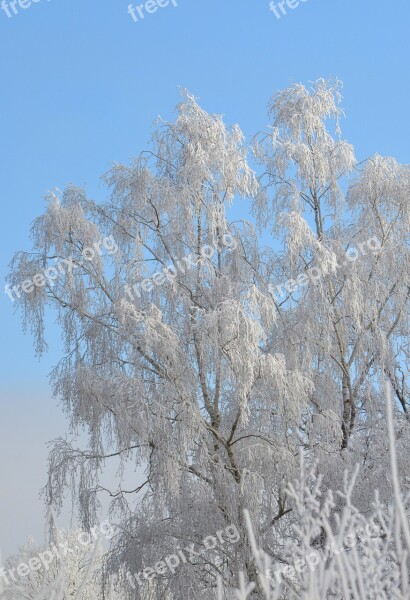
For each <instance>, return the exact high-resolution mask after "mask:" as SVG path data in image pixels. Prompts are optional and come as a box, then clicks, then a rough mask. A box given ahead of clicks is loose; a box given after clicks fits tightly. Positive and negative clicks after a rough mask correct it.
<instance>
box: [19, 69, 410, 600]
mask: <svg viewBox="0 0 410 600" xmlns="http://www.w3.org/2000/svg"><path fill="white" fill-rule="evenodd" d="M339 101H340V85H339V83H337V82H336V83H334V84H333V83H328V82H325V81H322V80H319V81H318V82H316V84H315V85H314V87H313V90H311V91H309V90H307V89H306V88H305V87H304V86H302V85H297V86H292V87H291V88H289V89H287V90H284V91H282V92H279V93H278V94H276V95H275V96H274V98H273V99H272V102H271V115H272V125H271V126H270V127H269V129H268V130H267V131H266V132H265V133H263V134H260V135H258V136H257V138H256V141H255V145H254V151H253V155H254V158H256V164H255V165H254V169H256V171H254V170H253V169H252V168H251V166H250V164H249V160H250V159H249V152H248V149H247V147H246V146H245V144H244V138H243V135H242V133H241V131H240V129H239V127H238V126H233V127H231V128H228V127H226V126H225V124H224V122H223V120H222V118H221V117H220V116H217V115H210V114H207V113H206V112H205V111H204V110H203V109H201V108H200V106H199V105H198V103H197V101H196V100H195V98H193V97H192V96H191V95H190V94H188V93H185V95H184V98H183V101H182V102H181V104H180V105H179V106H178V107H177V117H176V120H175V122H173V123H168V122H163V121H162V120H160V121H159V124H158V127H157V129H156V131H155V133H154V136H153V140H152V145H151V148H150V149H149V150H148V151H145V152H143V153H141V155H140V156H139V157H138V158H137V159H136V160H135V161H134V163H133V164H132V165H131V166H125V165H121V164H116V165H115V166H114V167H113V168H112V170H111V171H110V172H109V173H108V174H107V175H106V176H105V177H104V181H105V182H106V184H107V186H108V188H109V190H110V195H109V198H108V200H106V201H102V202H96V201H93V200H91V199H89V198H88V197H87V195H86V193H85V191H84V190H82V189H79V188H76V187H69V188H68V189H66V190H65V191H64V192H63V193H58V192H54V193H51V194H50V195H49V196H48V198H47V206H46V210H45V212H44V214H43V215H42V216H41V217H39V218H38V219H37V220H36V222H35V223H34V226H33V229H32V236H33V252H32V253H18V254H17V255H16V257H15V259H14V261H13V264H12V273H11V276H10V278H9V283H10V285H11V288H10V289H15V288H14V286H17V285H18V284H19V283H20V284H21V282H22V281H23V280H26V281H27V280H28V281H31V280H33V281H35V279H34V278H35V275H36V274H39V273H45V277H44V282H43V285H36V286H33V289H32V290H31V292H30V293H27V294H23V293H20V297H18V298H17V299H16V305H18V306H19V307H20V308H21V309H22V311H23V322H24V324H25V325H26V326H29V327H30V328H31V330H32V332H33V334H34V336H35V342H36V349H37V351H38V352H39V353H41V352H43V351H44V350H45V349H46V342H45V335H44V314H45V311H46V310H49V309H50V308H51V309H52V310H55V311H56V314H57V318H58V322H59V324H60V325H61V328H62V332H63V340H64V344H65V355H64V357H63V358H62V359H61V361H60V362H59V363H58V364H57V365H56V367H55V369H54V370H53V373H52V382H53V387H54V393H55V395H56V396H58V397H60V398H61V399H62V401H63V403H64V406H65V408H66V411H67V413H68V414H69V415H70V420H71V426H72V428H73V430H74V431H75V430H76V429H77V428H79V427H86V428H87V430H88V431H89V447H88V448H86V449H84V448H78V447H77V446H76V445H74V444H70V443H68V442H67V441H66V440H57V441H56V442H55V444H54V447H53V449H52V452H51V455H50V468H49V480H48V486H47V501H48V502H49V503H52V504H54V505H56V506H57V507H59V506H61V503H62V499H63V496H64V492H65V490H66V489H67V488H68V487H69V486H71V488H72V489H74V490H75V492H74V494H75V499H76V501H77V508H78V510H79V513H80V515H81V520H82V525H83V527H85V528H89V527H90V525H91V524H92V523H93V522H95V521H96V519H97V513H98V509H99V498H100V495H101V493H108V494H110V496H111V498H112V502H111V512H112V514H113V515H116V517H118V518H119V520H120V523H121V528H120V533H119V534H118V536H117V537H116V538H115V540H113V546H112V551H111V553H110V568H111V569H112V570H113V571H115V570H118V569H119V568H124V569H125V571H127V570H130V571H131V572H132V573H143V572H144V568H147V567H151V566H152V565H154V564H155V563H157V562H158V561H161V560H162V559H163V558H164V557H165V556H167V555H170V554H172V555H175V554H177V553H178V549H181V548H186V547H187V546H191V545H192V544H201V543H202V542H203V540H204V539H205V538H207V537H208V536H214V537H215V536H216V537H215V539H218V540H219V541H218V543H217V545H216V546H215V548H212V549H210V552H207V553H205V554H202V555H199V554H196V555H194V559H193V560H192V561H191V562H186V563H185V562H184V561H183V559H182V557H181V561H180V562H181V564H180V565H179V568H178V570H176V571H175V573H171V574H170V573H169V572H168V573H167V574H164V575H160V576H156V577H155V582H149V581H146V579H147V578H146V577H145V576H144V577H143V585H141V586H139V585H135V579H134V580H133V583H132V585H131V584H130V581H129V580H128V582H127V585H128V588H129V593H130V597H135V596H136V597H144V594H147V593H150V589H151V590H152V586H154V587H155V593H154V595H155V596H157V597H161V598H162V597H163V598H173V597H177V598H180V597H184V598H185V597H197V595H198V594H200V593H203V590H204V589H205V588H207V587H211V588H212V587H213V586H215V581H216V575H218V574H219V575H221V576H222V577H223V579H224V580H225V583H226V586H227V587H230V586H232V585H233V581H235V579H236V573H237V572H238V570H242V571H243V572H245V573H247V576H248V578H249V579H250V580H252V581H255V582H256V580H257V577H256V566H255V562H254V560H253V559H252V556H251V552H250V548H249V545H248V542H247V538H246V535H245V534H244V529H242V528H241V526H242V519H243V509H245V508H248V509H249V510H250V511H251V518H252V522H253V523H254V524H255V525H256V527H257V529H258V531H259V532H260V535H261V536H262V538H261V539H262V541H263V543H264V547H265V548H266V550H267V551H268V552H270V553H271V554H272V555H275V556H280V554H281V552H282V551H283V550H284V546H285V541H286V539H287V538H289V536H291V535H292V533H291V528H290V527H291V523H292V519H293V516H292V500H291V498H290V497H289V494H286V492H285V490H286V489H287V484H288V482H289V480H290V479H292V477H294V476H296V474H297V472H298V454H299V451H300V449H302V450H303V451H304V452H305V454H306V459H307V460H308V461H309V462H312V463H313V462H314V461H315V460H318V461H319V464H320V468H321V469H322V471H323V472H324V474H325V477H324V482H325V485H330V484H331V483H335V480H338V470H340V469H343V468H344V467H345V466H349V465H350V464H352V463H353V462H357V459H358V457H360V460H361V461H362V462H363V463H364V464H367V465H368V471H367V472H366V476H365V478H367V479H366V481H368V484H367V486H363V490H362V495H363V498H362V501H363V504H366V502H369V498H370V496H369V493H368V491H369V489H371V488H372V486H373V485H374V483H375V482H379V483H380V482H383V481H384V479H383V477H384V473H383V469H384V465H385V463H384V454H385V449H384V447H383V438H382V436H380V432H382V417H381V414H382V413H381V412H380V407H381V401H382V400H381V396H382V395H381V392H380V386H379V383H378V381H379V380H378V375H380V374H383V375H384V376H387V377H389V378H390V380H391V381H392V383H393V386H394V390H395V392H396V397H397V400H398V406H399V408H400V410H401V412H402V414H403V419H402V420H401V421H400V427H401V429H402V434H403V435H402V438H401V439H402V444H403V449H406V448H407V447H408V439H409V437H408V424H407V422H406V417H407V414H408V410H409V398H408V393H409V388H408V384H407V383H406V381H405V379H404V377H403V374H404V372H405V370H406V369H408V368H409V354H408V353H409V348H408V340H407V336H408V318H407V314H408V312H407V311H408V304H406V303H407V302H408V291H409V280H408V275H409V272H408V265H409V252H408V225H409V208H408V203H406V198H407V196H408V190H409V181H410V180H409V170H408V167H405V166H402V165H399V164H398V163H397V162H396V161H394V160H393V159H386V158H382V157H379V156H375V157H373V158H372V159H369V160H368V161H366V162H365V163H363V164H360V165H359V164H357V163H356V159H355V156H354V151H353V148H352V146H351V145H350V144H349V143H348V142H346V141H344V140H342V139H341V137H340V130H339V119H340V118H341V116H342V113H341V109H340V107H339ZM332 121H335V122H336V133H335V134H334V135H333V136H332V135H331V134H330V133H329V131H328V128H329V123H331V122H332ZM257 171H260V172H257ZM349 184H350V185H349ZM234 202H235V204H236V205H239V206H243V207H244V212H247V211H248V207H249V209H252V211H253V214H251V213H249V215H248V219H247V220H245V219H244V220H242V221H232V220H230V219H229V215H230V214H231V213H230V207H231V205H232V203H234ZM254 221H256V225H255V223H254ZM258 227H259V228H260V230H261V231H264V232H265V233H266V232H268V233H269V234H270V235H271V236H272V240H271V242H270V243H269V245H268V246H267V247H263V246H262V243H261V241H260V238H259V235H258V233H259V232H258ZM103 239H104V240H108V239H110V240H113V241H114V242H115V243H113V244H112V246H111V249H112V251H110V252H109V253H104V252H102V251H99V250H102V246H101V240H103ZM370 239H372V240H373V242H372V243H371V244H367V245H365V246H362V250H364V251H361V253H360V257H358V258H357V260H348V259H346V258H345V254H346V252H347V251H349V249H351V248H352V246H353V245H354V246H355V248H356V247H357V246H358V244H359V243H360V242H364V241H366V240H370ZM278 244H281V246H280V251H277V250H276V248H277V247H278ZM90 248H94V249H95V251H94V252H93V256H92V258H90V257H91V253H90V252H89V249H90ZM398 249H399V250H400V251H398ZM114 250H115V251H114ZM348 256H349V255H348ZM56 261H57V262H56ZM344 262H346V264H343V263H344ZM56 264H58V267H57V268H56V267H55V266H53V265H56ZM313 267H315V268H316V269H317V270H318V269H319V267H320V277H316V278H310V279H311V281H310V282H309V278H307V277H306V279H307V280H308V285H307V286H306V281H305V280H303V279H302V280H303V281H304V284H303V285H302V284H299V283H298V282H299V281H302V280H301V279H299V280H298V279H297V278H298V277H299V276H300V275H304V274H306V273H307V272H308V270H309V269H310V271H309V272H310V273H311V269H312V268H313ZM316 273H317V271H316ZM313 279H315V280H314V281H313ZM288 280H293V283H291V284H290V285H287V287H285V291H286V294H285V298H282V297H278V294H277V293H276V290H277V286H278V285H282V284H283V283H284V282H288ZM295 280H296V283H297V285H295ZM37 281H39V280H38V279H37ZM29 287H30V286H28V285H27V286H26V288H27V289H29ZM406 344H407V345H406ZM369 448H370V450H369ZM115 458H117V459H118V458H119V459H120V461H121V464H122V465H125V464H126V463H130V464H132V465H133V466H136V467H137V466H140V467H143V468H144V469H145V473H146V478H145V479H144V481H143V482H141V483H136V484H135V487H133V488H132V489H128V488H124V486H123V483H122V480H121V477H120V476H119V479H118V487H117V488H116V489H110V490H104V489H103V486H102V484H101V480H100V473H101V470H102V468H103V467H104V465H105V464H106V462H107V461H110V460H114V459H115ZM375 474H376V475H375ZM336 483H337V482H336ZM334 487H335V488H336V487H338V486H337V485H335V486H334ZM134 500H136V502H137V504H136V507H134V505H133V504H132V503H133V502H134ZM231 524H235V525H236V526H237V527H238V528H239V529H240V530H241V531H243V534H242V537H241V540H240V542H239V543H238V544H236V545H234V546H233V545H232V544H228V543H227V541H226V540H224V542H223V543H222V542H221V540H220V537H222V534H221V531H222V530H223V528H226V527H227V526H229V525H231ZM217 532H219V534H220V536H219V537H218V536H217ZM150 586H151V588H150Z"/></svg>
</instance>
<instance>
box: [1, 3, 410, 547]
mask: <svg viewBox="0 0 410 600" xmlns="http://www.w3.org/2000/svg"><path fill="white" fill-rule="evenodd" d="M26 1H28V0H26ZM23 3H24V2H23ZM177 3H178V6H177V7H173V6H172V5H170V6H168V7H166V8H159V9H158V11H157V12H155V13H153V14H148V13H146V16H145V18H144V19H143V20H140V21H138V22H134V21H133V19H132V18H131V16H130V15H129V14H128V12H127V7H128V4H129V0H103V2H101V0H86V1H84V0H51V1H48V0H38V2H37V3H33V4H32V5H31V6H30V7H29V8H27V9H25V10H23V9H22V8H18V14H17V15H14V16H13V17H12V18H8V17H7V15H6V13H5V12H4V11H0V46H1V50H2V52H1V56H2V61H1V79H2V93H1V95H0V123H1V126H0V131H1V142H2V143H1V147H0V152H1V160H0V174H1V177H0V187H1V197H2V235H1V237H0V245H1V251H0V270H1V277H2V280H3V279H4V276H5V274H6V272H7V265H8V262H9V261H10V259H11V257H12V254H13V252H14V251H15V250H18V249H29V247H30V246H29V238H28V231H29V226H30V223H31V222H32V220H33V219H34V218H35V217H36V216H37V215H38V214H39V213H40V212H41V211H42V209H43V200H42V198H43V197H44V195H45V193H46V192H47V190H50V189H53V188H55V187H59V188H64V186H66V185H67V184H69V183H75V184H77V185H84V186H85V187H86V189H87V191H88V193H89V195H90V196H92V197H94V198H98V197H100V198H103V197H104V193H105V190H104V187H103V186H102V185H100V183H99V178H100V176H101V175H102V174H103V173H104V172H105V171H106V170H107V169H108V168H109V167H110V165H111V164H112V162H113V161H122V162H127V161H129V160H130V159H131V158H132V157H133V156H135V155H136V154H138V152H139V151H140V150H142V149H144V148H146V147H147V144H148V141H149V137H150V132H151V127H152V123H153V121H154V119H155V118H156V117H157V116H158V115H161V116H162V117H164V118H172V116H173V108H174V106H175V104H177V102H178V101H179V96H178V86H182V87H186V88H188V89H189V90H190V91H191V92H192V93H194V94H195V95H196V96H198V97H199V98H200V104H201V105H202V106H203V107H204V108H205V109H206V110H208V111H209V112H216V113H222V114H224V115H225V120H226V122H227V123H228V124H232V123H235V122H238V123H239V124H240V126H241V127H242V129H243V131H244V132H245V134H246V135H247V136H248V137H250V136H251V135H253V134H254V133H256V132H257V131H259V130H260V129H262V128H263V127H264V125H265V124H266V122H267V117H266V105H267V101H268V99H269V97H270V96H271V94H272V93H273V92H274V91H275V90H278V89H281V88H283V87H286V86H288V85H289V84H290V83H291V82H299V81H301V82H303V83H305V84H306V83H308V82H309V81H312V80H314V79H316V78H318V77H329V76H337V77H339V78H340V79H341V80H342V81H343V82H344V103H343V105H344V108H345V112H346V117H347V118H346V120H345V121H344V122H343V123H342V129H343V134H344V137H346V138H347V139H349V141H351V142H352V143H353V144H354V145H355V148H356V155H357V157H358V158H359V159H363V158H365V157H367V156H369V155H370V154H373V153H375V152H378V153H380V154H383V155H392V156H395V157H396V158H397V159H398V160H399V161H401V162H407V163H408V162H410V156H409V155H410V150H409V146H408V137H409V130H410V111H409V110H408V106H409V100H408V99H409V96H410V72H409V69H408V62H409V57H410V38H409V36H408V25H409V22H410V4H409V3H408V1H407V0H397V1H396V2H390V3H388V2H386V1H382V0H361V1H360V2H357V0H306V1H305V2H304V3H301V4H300V6H299V7H297V8H295V9H294V10H291V9H288V14H287V15H286V16H282V17H281V19H277V18H276V17H275V15H274V13H273V12H271V11H269V1H268V0H177ZM133 4H134V6H135V5H136V4H137V3H136V2H134V3H133ZM244 210H245V207H244ZM2 285H3V284H2ZM0 321H1V322H0V326H1V332H2V334H3V344H2V355H1V361H0V405H1V412H0V453H1V464H0V481H1V484H0V508H1V510H0V548H1V549H2V550H3V551H5V552H6V553H8V552H10V551H14V550H15V549H16V548H17V546H18V545H19V544H21V543H22V542H23V541H24V539H25V537H26V536H27V535H29V534H33V535H34V536H35V537H36V538H38V539H39V538H40V535H41V531H42V526H43V521H42V515H43V506H42V504H41V502H40V500H39V499H38V490H39V488H40V487H41V486H42V485H43V484H44V483H45V473H46V448H45V442H46V441H48V440H50V439H52V438H54V437H56V436H58V435H61V434H64V433H65V432H66V431H67V426H66V421H65V418H64V416H63V415H62V414H61V411H60V409H59V408H58V406H56V402H55V401H54V400H52V399H51V397H50V391H49V387H48V383H47V373H48V372H49V371H50V368H51V365H52V364H53V363H54V362H55V361H56V359H57V358H58V356H59V349H60V345H59V337H58V331H57V328H56V326H54V324H53V322H51V323H50V335H49V342H50V351H49V353H48V354H47V355H46V356H45V357H44V358H43V360H42V361H41V362H38V360H37V359H36V358H35V357H34V352H33V348H32V340H31V338H30V336H29V335H27V336H24V335H23V334H22V332H21V326H20V321H19V319H18V317H17V316H14V317H13V308H12V304H11V303H10V301H9V299H8V297H7V296H6V295H5V294H3V293H2V294H1V295H0ZM104 518H105V517H104Z"/></svg>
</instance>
